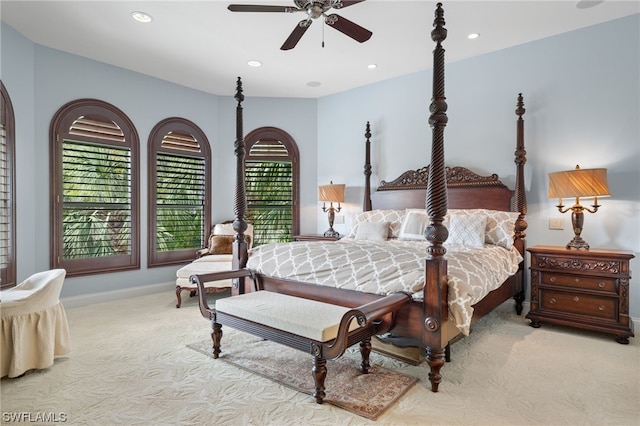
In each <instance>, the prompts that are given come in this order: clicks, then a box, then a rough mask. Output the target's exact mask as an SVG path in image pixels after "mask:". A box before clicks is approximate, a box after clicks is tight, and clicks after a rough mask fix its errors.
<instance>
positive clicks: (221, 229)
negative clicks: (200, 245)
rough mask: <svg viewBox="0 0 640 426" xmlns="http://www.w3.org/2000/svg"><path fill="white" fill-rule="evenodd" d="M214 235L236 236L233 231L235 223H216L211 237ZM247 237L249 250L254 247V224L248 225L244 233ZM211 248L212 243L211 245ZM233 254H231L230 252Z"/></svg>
mask: <svg viewBox="0 0 640 426" xmlns="http://www.w3.org/2000/svg"><path fill="white" fill-rule="evenodd" d="M214 235H219V236H229V235H230V236H232V237H233V236H235V235H236V231H235V230H234V229H233V223H216V224H215V225H214V226H213V229H212V230H211V236H212V237H213V236H214ZM244 235H245V237H247V245H248V246H249V248H251V247H252V239H253V224H251V223H248V224H247V230H246V231H244ZM209 247H211V243H209ZM229 253H231V252H229ZM209 254H212V253H209Z"/></svg>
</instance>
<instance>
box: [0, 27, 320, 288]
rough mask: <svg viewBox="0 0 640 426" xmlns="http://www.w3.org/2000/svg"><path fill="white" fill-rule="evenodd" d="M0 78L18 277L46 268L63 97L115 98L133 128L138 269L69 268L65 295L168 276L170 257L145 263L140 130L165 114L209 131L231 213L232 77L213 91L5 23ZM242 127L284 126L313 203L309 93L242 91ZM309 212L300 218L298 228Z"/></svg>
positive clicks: (222, 196)
mask: <svg viewBox="0 0 640 426" xmlns="http://www.w3.org/2000/svg"><path fill="white" fill-rule="evenodd" d="M2 80H3V82H4V84H5V86H6V87H7V90H8V91H9V94H10V96H11V99H12V102H13V104H14V109H15V115H16V157H17V159H16V164H17V193H18V200H17V216H18V220H17V222H18V225H17V226H18V232H17V240H18V241H17V258H18V281H20V280H22V279H24V278H26V277H27V276H29V275H30V274H32V273H34V272H36V271H39V270H43V269H47V268H49V235H50V232H49V227H50V225H49V216H50V215H49V176H48V175H49V173H48V170H49V154H48V153H49V124H50V122H51V119H52V117H53V115H54V114H55V113H56V111H57V110H58V109H59V108H60V107H61V106H62V105H64V104H66V103H67V102H69V101H71V100H74V99H80V98H95V99H100V100H103V101H106V102H109V103H111V104H113V105H115V106H116V107H118V108H120V109H121V110H122V111H123V112H124V113H125V114H127V115H128V117H129V118H130V119H131V121H132V122H133V124H134V125H135V127H136V130H137V132H138V136H139V138H140V160H141V161H140V190H141V192H140V201H141V204H140V205H141V214H140V220H141V227H140V228H141V238H140V243H141V269H140V270H138V271H130V272H118V273H109V274H99V275H94V276H86V277H77V278H67V279H66V280H65V285H64V288H63V292H62V296H63V297H69V296H80V295H86V294H91V293H98V292H104V291H111V290H121V289H127V288H131V287H137V286H144V285H148V284H156V283H164V282H166V283H170V282H175V271H176V269H177V267H176V266H172V267H161V268H151V269H147V268H146V262H147V257H146V253H147V240H146V238H147V234H146V231H147V226H146V223H147V180H148V179H147V139H148V137H149V132H150V131H151V129H152V128H153V126H154V125H155V124H156V123H157V122H159V121H160V120H163V119H165V118H167V117H175V116H177V117H185V118H187V119H189V120H191V121H193V122H194V123H195V124H197V125H198V126H199V127H200V128H201V129H202V130H203V131H204V133H205V134H206V136H207V138H208V139H209V143H210V145H211V151H212V156H213V176H212V183H213V185H212V187H213V188H212V196H213V207H212V218H213V220H214V221H215V220H224V219H231V218H233V217H234V210H233V190H234V188H235V157H234V153H233V144H234V141H235V128H236V127H235V126H236V125H235V101H234V99H233V98H232V96H233V94H234V93H235V87H236V82H235V79H234V80H233V81H230V82H229V95H230V96H228V97H225V96H214V95H211V94H208V93H204V92H200V91H196V90H192V89H189V88H186V87H183V86H179V85H175V84H172V83H168V82H166V81H162V80H159V79H156V78H152V77H148V76H145V75H142V74H138V73H135V72H131V71H128V70H124V69H122V68H117V67H113V66H110V65H107V64H104V63H100V62H96V61H93V60H89V59H86V58H82V57H79V56H75V55H71V54H68V53H65V52H62V51H59V50H54V49H49V48H46V47H43V46H40V45H34V44H33V43H32V42H31V41H29V40H27V39H26V38H24V37H23V36H21V35H20V34H18V33H17V32H16V31H14V30H13V29H12V28H10V27H8V26H7V25H5V24H2ZM244 107H245V110H246V112H245V120H244V123H245V126H244V130H245V133H247V132H249V131H251V130H253V129H255V128H256V127H261V126H275V127H280V128H282V129H284V130H285V131H287V132H289V133H290V134H291V136H292V137H293V138H294V139H295V140H296V142H297V144H298V146H299V148H300V155H301V157H303V158H304V161H303V166H304V167H305V173H303V175H302V177H301V184H302V188H303V191H305V192H303V193H302V200H303V202H305V203H312V202H313V203H315V196H313V197H310V195H309V194H311V191H310V189H312V192H314V193H315V188H316V186H317V183H316V167H315V161H314V160H313V159H314V156H315V152H316V150H317V148H316V139H317V131H316V126H317V110H316V100H315V99H264V98H249V97H247V99H246V100H245V102H244ZM314 228H315V216H314V217H313V218H309V219H305V218H303V227H302V229H303V230H306V231H307V232H310V231H311V230H313V229H314Z"/></svg>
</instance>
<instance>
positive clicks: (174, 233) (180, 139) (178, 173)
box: [148, 118, 211, 267]
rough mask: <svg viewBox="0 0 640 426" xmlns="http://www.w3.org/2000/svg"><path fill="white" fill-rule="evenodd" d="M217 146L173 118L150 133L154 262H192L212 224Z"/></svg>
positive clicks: (150, 242)
mask: <svg viewBox="0 0 640 426" xmlns="http://www.w3.org/2000/svg"><path fill="white" fill-rule="evenodd" d="M210 176H211V150H210V148H209V141H208V140H207V138H206V136H205V135H204V133H203V132H202V130H201V129H200V128H199V127H198V126H196V125H195V124H193V123H192V122H190V121H188V120H186V119H183V118H167V119H165V120H163V121H161V122H160V123H158V124H157V125H156V126H155V127H154V128H153V130H152V131H151V134H150V136H149V233H148V247H149V257H148V265H149V266H150V267H151V266H162V265H171V264H177V263H184V262H185V261H191V260H193V259H194V257H195V252H196V250H197V249H199V248H202V247H204V246H205V245H206V239H207V238H208V236H209V231H210V228H211V219H210V211H211V196H210V193H211V190H210V188H211V177H210Z"/></svg>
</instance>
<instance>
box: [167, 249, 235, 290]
mask: <svg viewBox="0 0 640 426" xmlns="http://www.w3.org/2000/svg"><path fill="white" fill-rule="evenodd" d="M231 257H232V256H231V255H217V256H213V255H212V256H206V257H203V258H200V259H197V260H195V261H193V262H191V263H189V264H188V265H185V266H183V267H182V268H180V269H178V270H177V271H176V285H177V286H180V287H183V288H195V287H196V285H195V284H193V283H191V282H189V277H190V276H191V275H202V274H208V273H211V272H223V271H230V270H231V269H232V266H231ZM208 258H210V259H208ZM205 259H206V260H205ZM204 285H205V287H219V288H225V287H231V280H221V281H212V282H206V283H204Z"/></svg>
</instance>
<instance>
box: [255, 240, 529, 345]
mask: <svg viewBox="0 0 640 426" xmlns="http://www.w3.org/2000/svg"><path fill="white" fill-rule="evenodd" d="M428 245H429V243H428V242H427V241H400V240H395V239H392V240H387V241H383V242H373V241H365V240H355V239H351V238H343V239H341V240H339V241H337V242H324V241H298V242H292V243H279V244H265V245H262V246H259V247H254V248H253V249H252V250H251V251H250V252H249V260H248V263H247V268H249V269H252V270H254V271H257V272H260V273H262V274H265V275H269V276H274V277H278V278H287V279H292V280H296V281H302V282H306V283H311V284H317V285H324V286H331V287H337V288H343V289H349V290H356V291H362V292H367V293H375V294H380V295H387V294H391V293H394V292H397V291H406V292H409V293H411V294H412V295H413V297H414V299H417V300H419V299H422V297H423V293H422V288H423V286H424V265H425V259H426V257H427V255H426V249H427V246H428ZM446 247H447V254H446V259H447V263H448V275H449V278H448V283H449V316H450V318H451V319H452V320H453V321H455V324H456V326H457V327H458V329H459V330H460V331H461V332H462V333H464V334H465V335H467V334H469V327H470V325H471V316H472V314H473V308H472V305H473V304H475V303H477V302H478V301H480V300H481V299H482V298H483V297H484V296H485V295H487V294H488V293H489V292H491V291H492V290H494V289H496V288H498V287H499V286H500V285H501V284H502V283H503V282H504V281H505V280H506V279H507V278H508V277H509V276H510V275H513V274H515V273H516V272H517V270H518V264H519V263H520V261H521V260H522V256H520V253H518V251H517V250H516V249H515V248H511V250H507V249H505V248H502V247H499V246H494V245H485V247H484V248H470V247H464V246H458V245H452V244H448V245H446Z"/></svg>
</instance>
